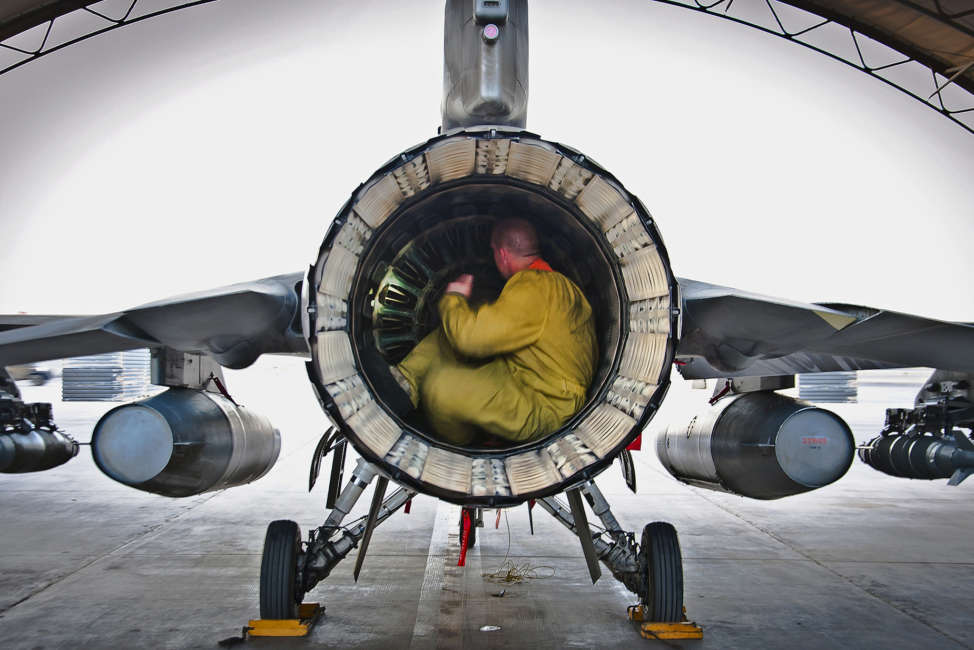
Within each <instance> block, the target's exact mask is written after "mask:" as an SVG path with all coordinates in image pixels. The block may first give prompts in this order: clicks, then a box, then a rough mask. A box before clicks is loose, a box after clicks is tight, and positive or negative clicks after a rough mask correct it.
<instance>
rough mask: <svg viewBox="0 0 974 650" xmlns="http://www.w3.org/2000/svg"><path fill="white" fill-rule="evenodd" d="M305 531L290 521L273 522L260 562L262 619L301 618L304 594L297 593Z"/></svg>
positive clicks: (268, 531)
mask: <svg viewBox="0 0 974 650" xmlns="http://www.w3.org/2000/svg"><path fill="white" fill-rule="evenodd" d="M300 552H301V529H300V528H298V525H297V524H296V523H295V522H293V521H289V520H287V519H279V520H277V521H272V522H271V523H270V524H269V525H268V526H267V535H266V536H265V537H264V556H263V558H262V559H261V562H260V617H261V618H265V619H283V618H297V617H298V604H299V603H300V602H301V598H302V596H303V594H298V593H297V591H296V577H297V575H296V574H297V566H298V555H299V554H300Z"/></svg>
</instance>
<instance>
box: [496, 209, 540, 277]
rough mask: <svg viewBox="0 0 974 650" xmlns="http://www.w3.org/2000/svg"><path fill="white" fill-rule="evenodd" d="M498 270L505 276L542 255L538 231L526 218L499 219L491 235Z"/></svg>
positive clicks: (509, 275)
mask: <svg viewBox="0 0 974 650" xmlns="http://www.w3.org/2000/svg"><path fill="white" fill-rule="evenodd" d="M490 247H491V248H492V249H494V262H495V263H496V264H497V270H498V271H500V272H501V275H503V276H504V277H505V278H509V277H511V276H512V275H514V274H515V273H517V272H518V271H523V270H524V269H526V268H527V267H528V266H530V265H531V263H532V262H534V260H536V259H538V258H539V257H540V256H541V247H540V245H539V243H538V232H537V231H536V230H535V229H534V226H532V225H531V223H530V222H528V221H525V220H524V219H503V220H502V221H498V222H497V224H496V225H495V226H494V230H493V232H492V233H491V236H490Z"/></svg>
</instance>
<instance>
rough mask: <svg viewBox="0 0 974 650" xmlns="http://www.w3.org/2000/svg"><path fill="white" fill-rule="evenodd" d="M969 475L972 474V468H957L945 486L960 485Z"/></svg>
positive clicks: (973, 470)
mask: <svg viewBox="0 0 974 650" xmlns="http://www.w3.org/2000/svg"><path fill="white" fill-rule="evenodd" d="M971 474H974V467H958V468H957V471H955V472H954V474H953V476H951V477H950V480H949V481H947V485H960V484H961V483H963V482H964V479H965V478H967V477H968V476H970V475H971Z"/></svg>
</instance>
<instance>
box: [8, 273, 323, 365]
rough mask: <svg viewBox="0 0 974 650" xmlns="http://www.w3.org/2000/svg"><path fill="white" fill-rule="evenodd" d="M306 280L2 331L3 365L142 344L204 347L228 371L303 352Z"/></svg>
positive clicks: (277, 279)
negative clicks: (272, 356)
mask: <svg viewBox="0 0 974 650" xmlns="http://www.w3.org/2000/svg"><path fill="white" fill-rule="evenodd" d="M302 281H303V274H301V273H292V274H288V275H278V276H274V277H270V278H263V279H261V280H254V281H252V282H244V283H241V284H234V285H230V286H227V287H221V288H219V289H212V290H209V291H202V292H199V293H194V294H188V295H184V296H177V297H175V298H167V299H165V300H160V301H157V302H152V303H149V304H146V305H142V306H140V307H135V308H133V309H128V310H125V311H120V312H115V313H113V314H102V315H98V316H82V317H66V318H56V319H50V318H49V317H45V319H46V320H44V321H43V322H40V323H39V324H27V325H26V326H20V327H16V329H11V330H9V331H0V367H2V366H10V365H15V364H22V363H32V362H35V361H49V360H52V359H63V358H67V357H75V356H84V355H89V354H102V353H106V352H119V351H123V350H132V349H136V348H145V347H150V348H153V347H167V348H172V349H174V350H180V351H184V352H203V353H205V354H208V355H210V356H211V357H213V358H214V359H215V360H216V361H217V362H219V363H220V364H221V365H223V366H226V367H228V368H244V367H246V366H249V365H250V364H252V363H253V362H254V361H256V360H257V357H259V356H260V355H261V354H266V353H271V354H273V353H278V354H281V353H298V354H301V353H304V354H306V353H307V352H308V346H307V343H306V342H305V340H304V337H303V336H302V334H301V325H300V321H299V320H298V312H299V306H300V302H301V300H300V287H301V283H302ZM28 318H29V317H20V319H19V320H20V321H21V322H19V323H17V324H18V325H24V324H26V323H29V320H28ZM7 320H10V323H11V324H13V323H14V322H16V321H17V320H18V319H17V318H8V319H7ZM0 322H6V321H4V320H3V319H2V318H0Z"/></svg>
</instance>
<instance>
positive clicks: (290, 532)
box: [260, 459, 415, 619]
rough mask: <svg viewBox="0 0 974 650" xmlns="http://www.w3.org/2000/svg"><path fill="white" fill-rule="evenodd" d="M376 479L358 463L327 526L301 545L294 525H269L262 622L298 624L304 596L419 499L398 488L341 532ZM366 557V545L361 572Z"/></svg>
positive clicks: (262, 576) (373, 470)
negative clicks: (408, 503) (294, 621)
mask: <svg viewBox="0 0 974 650" xmlns="http://www.w3.org/2000/svg"><path fill="white" fill-rule="evenodd" d="M377 475H378V470H377V469H376V468H375V467H374V466H373V465H371V464H369V463H367V462H366V461H364V460H362V459H359V461H358V465H356V467H355V470H354V471H353V472H352V478H351V480H349V482H348V484H346V486H345V488H344V489H343V490H342V492H341V494H340V495H339V496H338V498H337V499H336V500H335V507H334V508H333V509H332V511H331V512H330V513H329V514H328V518H327V519H326V520H325V523H324V524H322V525H321V526H320V527H318V528H315V529H313V530H311V531H310V532H309V533H308V541H307V542H304V543H303V544H302V542H301V531H300V529H299V528H298V525H297V524H296V523H295V522H293V521H286V520H281V521H274V522H271V524H270V525H269V526H268V527H267V536H266V537H265V539H264V555H263V560H262V562H261V567H260V615H261V618H266V619H293V618H297V611H298V609H297V608H298V605H299V604H300V603H301V601H302V600H303V599H304V595H305V594H306V593H308V592H309V591H311V590H312V589H313V588H314V587H315V585H317V584H318V583H319V582H321V581H322V580H324V579H325V578H326V577H328V575H329V574H330V573H331V571H332V569H334V568H335V566H336V565H337V564H338V563H339V562H341V561H342V560H343V559H344V558H345V556H346V555H348V553H349V552H350V551H351V550H352V549H353V548H355V547H357V546H358V545H359V542H360V541H362V539H363V537H367V534H368V533H370V532H371V531H372V530H374V529H375V528H376V527H377V526H378V525H379V524H381V523H382V522H383V521H385V520H386V519H388V518H389V516H390V515H392V513H394V512H395V511H396V510H398V509H399V508H401V507H402V506H403V505H405V503H406V501H408V500H409V499H410V498H411V497H413V496H414V495H415V492H411V491H409V490H405V489H402V488H400V489H398V490H396V491H395V492H393V493H392V494H391V495H389V496H388V497H386V498H384V499H382V500H381V501H380V502H376V503H373V507H372V508H371V509H370V511H369V515H368V516H367V517H363V518H361V519H359V520H357V521H355V522H353V523H351V524H349V525H345V526H343V525H342V521H343V520H344V519H345V517H346V516H347V515H348V513H349V512H350V511H351V510H352V508H353V507H354V506H355V503H356V502H357V501H358V499H359V497H361V496H362V492H364V491H365V488H366V487H368V485H369V483H371V482H372V480H373V479H374V478H375V477H376V476H377ZM380 480H381V478H380ZM380 498H381V496H380ZM365 551H366V548H365V546H364V545H363V547H362V548H361V549H360V550H359V554H360V556H361V558H360V561H359V564H358V565H357V568H360V567H361V560H362V559H364V557H365ZM357 578H358V573H357V572H356V579H357Z"/></svg>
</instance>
